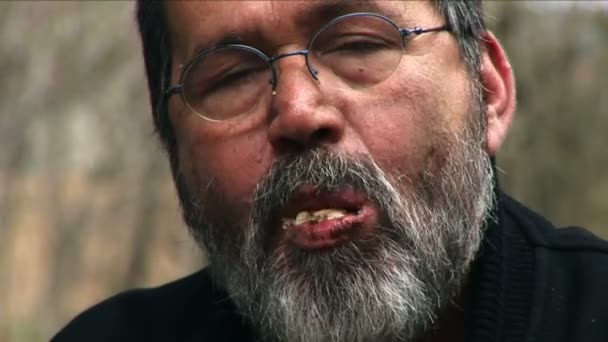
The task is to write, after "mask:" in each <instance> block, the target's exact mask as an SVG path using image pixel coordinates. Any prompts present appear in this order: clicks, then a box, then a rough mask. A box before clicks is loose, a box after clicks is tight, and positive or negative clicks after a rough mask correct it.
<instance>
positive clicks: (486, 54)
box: [481, 32, 515, 156]
mask: <svg viewBox="0 0 608 342" xmlns="http://www.w3.org/2000/svg"><path fill="white" fill-rule="evenodd" d="M483 44H484V49H483V50H482V59H481V82H482V85H483V97H484V104H485V106H486V108H485V109H486V120H487V128H486V150H487V152H488V154H489V155H491V156H493V155H495V154H496V152H497V151H498V149H499V148H500V146H501V145H502V143H503V141H504V140H505V138H506V136H507V132H508V131H509V128H510V127H511V122H512V121H513V115H514V112H515V80H514V78H513V70H512V69H511V64H509V61H508V59H507V56H506V54H505V51H504V50H503V48H502V46H500V43H499V42H498V40H497V39H496V37H495V36H494V34H492V33H491V32H487V33H486V34H484V37H483Z"/></svg>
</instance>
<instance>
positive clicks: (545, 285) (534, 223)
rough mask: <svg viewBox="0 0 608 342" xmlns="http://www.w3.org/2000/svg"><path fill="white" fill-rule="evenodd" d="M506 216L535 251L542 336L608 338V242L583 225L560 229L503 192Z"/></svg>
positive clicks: (535, 305)
mask: <svg viewBox="0 0 608 342" xmlns="http://www.w3.org/2000/svg"><path fill="white" fill-rule="evenodd" d="M503 197H504V198H503V199H501V201H502V202H503V203H502V204H503V208H504V213H505V214H504V215H505V216H506V219H507V220H508V221H511V222H512V224H513V225H514V226H516V227H519V229H520V230H521V232H522V233H523V234H524V235H525V236H526V239H527V241H528V242H529V243H530V244H531V245H532V247H533V251H534V252H533V255H534V260H535V261H534V284H535V285H534V287H535V288H534V290H533V291H534V296H535V298H534V302H533V303H532V307H533V309H532V310H533V311H534V312H536V313H537V315H536V317H537V321H536V324H535V325H536V326H537V328H538V332H539V335H538V336H540V337H539V338H540V340H547V341H549V340H552V341H562V340H565V341H580V342H583V341H600V340H601V341H603V340H605V339H606V338H608V311H606V306H607V305H608V291H606V288H608V242H607V241H605V240H603V239H601V238H599V237H597V236H595V235H594V234H592V233H591V232H589V231H588V230H586V229H584V228H580V227H564V228H556V227H555V226H553V225H552V224H551V223H550V222H549V221H547V220H546V219H544V218H543V217H541V216H540V215H538V214H536V213H534V212H532V211H531V210H529V209H528V208H526V207H525V206H523V205H522V204H520V203H518V202H516V201H515V200H513V199H511V198H508V197H507V196H503Z"/></svg>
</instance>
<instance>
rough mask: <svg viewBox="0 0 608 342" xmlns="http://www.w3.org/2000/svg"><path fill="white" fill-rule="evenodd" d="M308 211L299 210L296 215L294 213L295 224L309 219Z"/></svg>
mask: <svg viewBox="0 0 608 342" xmlns="http://www.w3.org/2000/svg"><path fill="white" fill-rule="evenodd" d="M310 216H311V215H310V213H309V212H308V211H300V212H299V213H298V215H296V221H295V224H302V223H304V222H307V221H309V220H310Z"/></svg>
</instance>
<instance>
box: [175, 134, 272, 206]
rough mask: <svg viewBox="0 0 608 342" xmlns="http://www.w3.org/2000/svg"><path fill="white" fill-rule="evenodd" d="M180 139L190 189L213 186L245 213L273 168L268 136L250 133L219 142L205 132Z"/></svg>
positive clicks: (180, 161)
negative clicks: (258, 184)
mask: <svg viewBox="0 0 608 342" xmlns="http://www.w3.org/2000/svg"><path fill="white" fill-rule="evenodd" d="M178 136H179V137H180V139H179V141H178V146H179V149H178V150H179V158H180V159H179V165H180V168H181V172H182V173H183V174H184V176H185V179H186V180H187V182H188V185H189V187H190V188H191V189H199V191H200V190H203V189H205V187H207V186H208V185H209V184H210V182H212V185H213V187H214V190H215V191H218V192H219V193H220V194H221V196H222V198H223V200H225V201H226V202H227V203H230V204H231V205H234V206H235V208H234V209H235V210H236V211H239V212H243V213H245V212H246V210H247V209H248V208H249V206H250V199H251V196H252V194H253V192H254V191H255V187H256V185H257V183H258V182H259V180H260V179H261V178H262V177H263V176H264V175H265V174H266V172H267V170H268V168H269V165H270V161H269V158H268V153H266V151H265V147H264V146H265V144H264V141H265V136H262V135H261V134H255V133H251V132H249V133H243V134H238V135H234V136H230V137H227V136H226V135H224V137H222V138H220V137H214V136H213V133H212V132H209V131H205V130H204V129H199V130H194V129H191V130H188V131H187V132H180V134H179V135H178Z"/></svg>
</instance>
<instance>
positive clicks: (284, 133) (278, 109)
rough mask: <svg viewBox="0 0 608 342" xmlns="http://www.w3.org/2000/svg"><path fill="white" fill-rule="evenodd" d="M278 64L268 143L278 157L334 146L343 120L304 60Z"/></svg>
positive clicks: (337, 140)
mask: <svg viewBox="0 0 608 342" xmlns="http://www.w3.org/2000/svg"><path fill="white" fill-rule="evenodd" d="M291 56H293V57H294V58H286V59H281V60H277V61H276V62H275V63H274V66H275V68H276V70H277V74H278V76H279V77H278V78H277V84H276V85H275V91H274V95H273V99H272V105H271V114H272V115H271V122H270V125H269V128H268V135H269V140H270V143H271V144H272V146H273V147H274V148H275V150H277V151H278V152H279V153H285V152H293V151H301V150H303V149H307V148H313V147H316V146H319V145H324V144H335V143H337V142H339V141H340V140H341V139H342V137H343V135H344V128H345V119H344V117H343V115H342V113H340V112H339V110H338V109H337V108H336V107H335V106H333V105H332V102H331V101H330V100H329V98H328V96H327V94H324V93H323V91H322V89H321V87H320V83H319V82H320V81H319V80H316V79H315V77H314V76H315V75H314V74H313V75H312V76H313V77H311V71H310V70H309V68H308V66H307V65H306V60H305V58H304V56H302V58H298V56H295V54H294V55H291Z"/></svg>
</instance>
